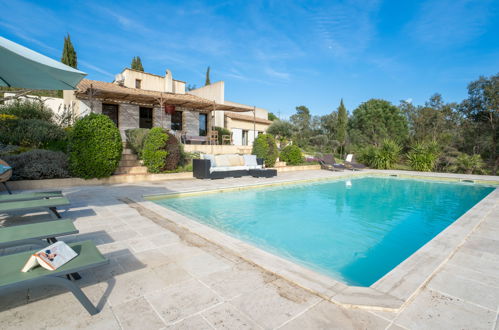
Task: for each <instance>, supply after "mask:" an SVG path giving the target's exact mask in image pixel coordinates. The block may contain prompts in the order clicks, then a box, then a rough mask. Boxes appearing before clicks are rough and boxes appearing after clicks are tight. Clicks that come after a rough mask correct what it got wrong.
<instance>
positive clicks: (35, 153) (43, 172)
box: [3, 149, 70, 180]
mask: <svg viewBox="0 0 499 330" xmlns="http://www.w3.org/2000/svg"><path fill="white" fill-rule="evenodd" d="M3 159H4V160H5V161H6V162H7V163H9V165H10V166H12V169H13V171H12V178H11V180H40V179H54V178H68V177H69V176H70V175H69V169H68V156H67V155H66V154H65V153H63V152H60V151H50V150H40V149H33V150H30V151H27V152H23V153H21V154H18V155H8V156H4V158H3Z"/></svg>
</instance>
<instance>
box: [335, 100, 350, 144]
mask: <svg viewBox="0 0 499 330" xmlns="http://www.w3.org/2000/svg"><path fill="white" fill-rule="evenodd" d="M347 124H348V114H347V109H346V108H345V105H344V104H343V99H341V102H340V106H339V107H338V128H337V136H336V139H337V140H338V142H340V143H341V152H342V153H343V149H344V146H345V142H346V137H347Z"/></svg>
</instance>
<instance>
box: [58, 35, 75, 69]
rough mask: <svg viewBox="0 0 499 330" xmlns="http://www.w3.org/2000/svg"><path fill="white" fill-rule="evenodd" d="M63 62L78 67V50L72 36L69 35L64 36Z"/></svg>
mask: <svg viewBox="0 0 499 330" xmlns="http://www.w3.org/2000/svg"><path fill="white" fill-rule="evenodd" d="M61 62H62V63H64V64H66V65H69V66H70V67H72V68H75V69H77V68H78V59H77V57H76V51H75V49H74V47H73V44H72V43H71V38H70V36H69V33H68V36H67V37H64V48H63V49H62V57H61Z"/></svg>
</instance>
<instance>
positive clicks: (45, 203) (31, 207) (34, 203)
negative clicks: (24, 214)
mask: <svg viewBox="0 0 499 330" xmlns="http://www.w3.org/2000/svg"><path fill="white" fill-rule="evenodd" d="M65 205H69V200H68V199H67V198H66V197H57V198H49V199H37V200H30V201H17V202H6V203H0V213H5V212H12V211H36V210H38V209H42V210H43V209H47V208H48V209H49V210H50V211H52V212H53V213H54V214H55V215H56V217H58V218H59V219H60V218H61V215H60V214H59V212H57V207H58V206H65Z"/></svg>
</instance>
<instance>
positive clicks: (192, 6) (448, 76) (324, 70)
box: [0, 0, 499, 117]
mask: <svg viewBox="0 0 499 330" xmlns="http://www.w3.org/2000/svg"><path fill="white" fill-rule="evenodd" d="M0 8H2V17H1V18H0V35H1V36H3V37H5V38H8V39H10V40H13V41H15V42H18V43H20V44H22V45H25V46H27V47H29V48H32V49H34V50H36V51H39V52H41V53H43V54H45V55H47V56H50V57H52V58H55V59H60V56H61V51H62V45H63V38H64V35H65V34H66V33H67V32H69V33H70V34H71V39H72V41H73V44H74V46H75V48H76V51H77V54H78V63H79V69H81V70H83V71H85V72H87V73H88V78H89V79H96V80H104V81H112V80H113V77H114V74H116V73H119V72H120V71H121V70H122V69H123V68H124V67H127V66H129V65H130V62H131V59H132V57H133V56H136V55H138V56H140V57H141V58H142V63H143V65H144V69H145V71H146V72H151V73H155V74H160V75H163V74H164V71H165V69H166V68H169V69H170V70H172V72H173V76H174V78H175V79H179V80H184V81H186V82H187V83H190V84H196V85H197V86H198V87H199V86H201V85H203V83H204V75H205V71H206V67H207V66H208V65H210V66H211V72H212V74H211V80H212V82H213V81H218V80H224V81H225V95H226V99H227V100H231V101H235V102H241V103H245V104H250V105H256V106H259V107H264V108H267V109H268V110H270V111H273V112H274V113H276V114H277V113H278V112H280V114H281V116H282V117H287V116H289V115H291V114H292V113H294V108H295V106H298V105H306V106H308V107H309V108H310V109H311V111H312V113H313V114H318V115H319V114H326V113H329V112H331V111H332V110H334V109H336V108H337V106H338V104H339V101H340V99H341V98H343V99H344V101H345V105H346V106H347V108H348V110H349V111H352V110H353V109H354V108H355V107H357V106H358V105H359V104H360V103H361V102H364V101H367V100H368V99H370V98H383V99H386V100H389V101H391V102H393V103H394V104H398V103H399V101H400V100H412V101H413V103H415V104H422V103H424V102H425V101H426V100H427V99H428V98H429V97H430V96H431V95H432V94H433V93H436V92H438V93H441V94H442V95H443V97H444V99H445V100H446V101H461V100H462V99H464V98H465V97H466V93H467V91H466V86H467V84H468V83H469V82H470V81H472V80H475V79H477V78H478V77H479V76H480V75H486V76H490V75H493V74H496V73H498V72H499V1H488V0H476V1H464V0H439V1H437V0H427V1H400V0H399V1H378V0H373V1H370V0H353V1H294V2H291V1H283V0H280V1H257V0H255V1H225V2H223V1H221V2H216V1H205V2H203V1H192V2H190V1H143V2H142V1H115V2H113V1H32V2H30V1H23V0H16V1H12V0H0Z"/></svg>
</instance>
